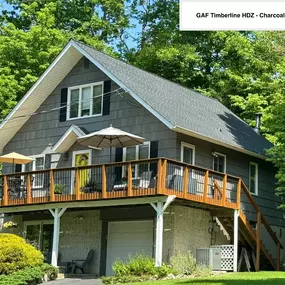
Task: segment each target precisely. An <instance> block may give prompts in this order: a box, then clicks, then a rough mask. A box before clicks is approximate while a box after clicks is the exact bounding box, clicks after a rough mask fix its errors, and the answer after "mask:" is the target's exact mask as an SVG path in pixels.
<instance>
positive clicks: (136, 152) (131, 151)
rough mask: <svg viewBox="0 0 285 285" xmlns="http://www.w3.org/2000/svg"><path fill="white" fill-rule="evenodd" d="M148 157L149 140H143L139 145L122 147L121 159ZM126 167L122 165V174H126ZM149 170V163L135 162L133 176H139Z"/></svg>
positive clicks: (129, 159)
mask: <svg viewBox="0 0 285 285" xmlns="http://www.w3.org/2000/svg"><path fill="white" fill-rule="evenodd" d="M149 157H150V142H145V143H144V144H141V145H136V146H131V147H125V148H124V149H123V161H131V160H138V159H148V158H149ZM126 171H127V168H126V167H123V171H122V174H123V176H127V175H126V174H127V173H126ZM146 171H149V163H147V164H144V163H141V164H135V165H133V176H134V177H140V176H141V175H142V173H143V172H146Z"/></svg>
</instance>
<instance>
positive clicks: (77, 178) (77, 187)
mask: <svg viewBox="0 0 285 285" xmlns="http://www.w3.org/2000/svg"><path fill="white" fill-rule="evenodd" d="M75 197H76V200H80V199H81V193H80V171H79V169H78V168H76V169H75Z"/></svg>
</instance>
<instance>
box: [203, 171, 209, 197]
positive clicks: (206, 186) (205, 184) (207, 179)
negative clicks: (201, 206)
mask: <svg viewBox="0 0 285 285" xmlns="http://www.w3.org/2000/svg"><path fill="white" fill-rule="evenodd" d="M208 183H209V171H208V170H207V171H206V173H205V177H204V194H203V202H206V200H207V197H208V188H209V185H208Z"/></svg>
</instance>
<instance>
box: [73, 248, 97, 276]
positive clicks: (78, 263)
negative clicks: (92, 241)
mask: <svg viewBox="0 0 285 285" xmlns="http://www.w3.org/2000/svg"><path fill="white" fill-rule="evenodd" d="M93 255H94V250H93V249H90V250H89V252H88V254H87V257H86V259H84V260H83V259H77V260H72V261H71V264H70V265H69V269H68V272H69V271H70V273H72V274H74V273H76V269H79V270H81V272H82V273H83V274H85V273H87V270H88V265H89V264H90V263H91V261H92V258H93ZM70 269H71V270H70Z"/></svg>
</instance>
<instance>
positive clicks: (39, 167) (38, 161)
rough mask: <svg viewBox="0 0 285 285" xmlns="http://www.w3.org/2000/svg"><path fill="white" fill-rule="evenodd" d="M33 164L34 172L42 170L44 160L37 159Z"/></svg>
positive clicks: (41, 158)
mask: <svg viewBox="0 0 285 285" xmlns="http://www.w3.org/2000/svg"><path fill="white" fill-rule="evenodd" d="M35 162H36V168H35V170H43V169H44V158H43V157H37V158H36V161H35Z"/></svg>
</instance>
